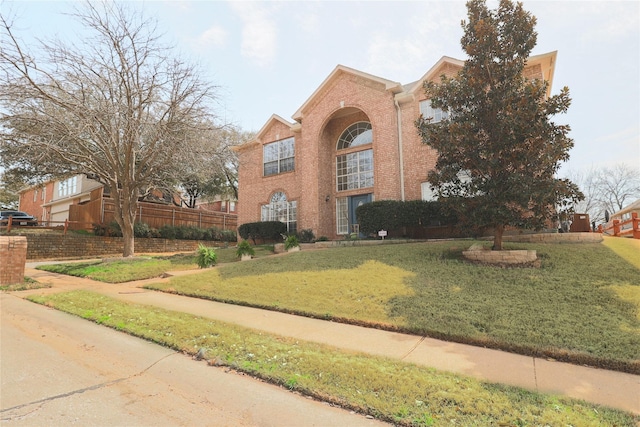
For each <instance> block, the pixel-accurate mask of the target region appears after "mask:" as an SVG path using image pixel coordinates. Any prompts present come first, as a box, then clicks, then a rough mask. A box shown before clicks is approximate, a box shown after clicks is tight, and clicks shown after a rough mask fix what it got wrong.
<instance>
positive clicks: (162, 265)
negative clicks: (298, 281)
mask: <svg viewBox="0 0 640 427" xmlns="http://www.w3.org/2000/svg"><path fill="white" fill-rule="evenodd" d="M254 249H255V252H256V255H255V256H256V257H264V256H267V255H271V254H272V253H273V251H272V250H271V247H269V246H259V247H255V248H254ZM215 251H216V254H217V256H218V258H217V260H218V261H217V262H218V263H219V264H222V263H229V262H235V261H238V258H237V256H236V248H235V247H228V248H216V249H215ZM197 268H198V265H197V264H196V254H195V253H188V254H177V255H172V256H154V257H135V258H132V259H115V260H111V261H92V262H74V263H64V264H49V265H41V266H39V267H37V269H39V270H45V271H51V272H53V273H60V274H67V275H70V276H78V277H87V278H89V279H93V280H98V281H100V282H106V283H123V282H131V281H134V280H144V279H151V278H154V277H160V276H162V275H163V274H164V273H166V272H168V271H172V270H192V269H197Z"/></svg>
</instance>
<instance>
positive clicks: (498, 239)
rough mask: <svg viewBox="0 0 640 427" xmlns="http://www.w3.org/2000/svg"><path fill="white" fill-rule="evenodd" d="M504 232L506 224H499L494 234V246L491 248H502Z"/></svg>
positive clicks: (495, 249)
mask: <svg viewBox="0 0 640 427" xmlns="http://www.w3.org/2000/svg"><path fill="white" fill-rule="evenodd" d="M503 234H504V225H502V224H500V225H497V226H496V228H495V232H494V234H493V247H492V248H491V249H492V250H494V251H501V250H502V235H503Z"/></svg>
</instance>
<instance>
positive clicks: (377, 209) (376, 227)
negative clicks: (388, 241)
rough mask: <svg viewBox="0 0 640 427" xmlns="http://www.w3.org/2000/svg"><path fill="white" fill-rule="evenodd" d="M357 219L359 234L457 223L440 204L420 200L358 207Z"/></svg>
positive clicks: (372, 203)
mask: <svg viewBox="0 0 640 427" xmlns="http://www.w3.org/2000/svg"><path fill="white" fill-rule="evenodd" d="M356 217H357V218H358V224H360V232H362V233H365V234H370V233H377V232H378V231H380V230H388V231H390V230H398V229H400V228H402V227H419V226H422V227H427V226H430V225H450V224H455V223H456V222H457V218H456V216H455V214H454V213H453V212H451V211H450V210H449V209H447V208H446V207H445V205H443V204H442V203H440V202H432V201H430V202H427V201H423V200H410V201H406V202H401V201H398V200H381V201H377V202H371V203H367V204H364V205H362V206H359V207H358V208H357V209H356Z"/></svg>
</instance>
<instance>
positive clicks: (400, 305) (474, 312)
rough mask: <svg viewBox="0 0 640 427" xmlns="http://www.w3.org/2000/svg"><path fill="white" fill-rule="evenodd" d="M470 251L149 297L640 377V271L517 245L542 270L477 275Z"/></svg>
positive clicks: (413, 255)
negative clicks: (207, 302)
mask: <svg viewBox="0 0 640 427" xmlns="http://www.w3.org/2000/svg"><path fill="white" fill-rule="evenodd" d="M471 244H472V242H469V241H453V242H440V243H414V244H406V245H388V246H369V247H351V248H335V249H330V250H323V251H302V252H299V253H294V254H289V255H287V256H284V257H276V258H270V259H264V260H257V261H254V262H251V263H242V264H230V265H224V266H220V267H218V268H217V269H214V270H210V271H207V272H204V273H202V274H197V275H190V276H183V277H175V278H172V279H171V281H170V282H169V283H162V284H152V285H150V286H148V287H149V288H152V289H158V290H164V291H169V292H177V293H181V294H185V295H190V296H197V297H202V298H209V299H214V300H219V301H225V302H234V303H239V304H246V305H251V306H258V307H263V308H271V309H277V310H283V311H288V312H297V313H301V314H306V315H312V316H316V317H320V318H333V319H337V320H343V321H348V322H353V323H365V324H367V323H368V324H373V325H382V327H385V328H389V329H394V328H395V329H399V330H403V331H408V332H411V333H415V334H420V335H429V336H433V337H439V338H445V339H452V340H456V341H462V342H469V343H473V344H479V345H486V346H490V347H495V348H501V349H507V350H511V351H516V352H520V353H524V354H534V355H542V354H546V355H550V356H552V357H556V358H559V359H563V360H569V361H572V362H575V363H589V364H595V365H598V366H602V367H606V368H610V369H619V370H623V371H630V372H634V373H638V370H639V369H640V360H639V359H640V354H639V350H638V349H640V317H639V313H640V301H639V299H638V297H637V296H638V293H639V292H640V270H639V269H638V268H636V267H634V265H632V264H631V263H629V262H627V261H626V260H625V259H624V258H621V257H620V256H619V255H618V254H617V253H616V252H615V251H613V250H611V249H610V248H609V247H607V246H605V245H603V244H573V245H571V244H566V245H558V244H537V245H536V244H517V245H516V244H508V245H507V249H509V248H513V249H516V248H517V249H535V250H537V251H538V256H539V258H540V260H541V263H540V267H539V268H535V267H528V268H510V269H505V268H498V267H491V266H482V265H472V264H469V263H466V262H464V261H463V260H462V257H461V251H462V250H463V249H465V248H467V247H468V246H470V245H471Z"/></svg>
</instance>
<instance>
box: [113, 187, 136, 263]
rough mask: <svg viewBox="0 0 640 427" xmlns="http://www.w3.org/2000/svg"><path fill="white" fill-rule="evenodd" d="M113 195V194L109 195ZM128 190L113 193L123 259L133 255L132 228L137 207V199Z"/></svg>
mask: <svg viewBox="0 0 640 427" xmlns="http://www.w3.org/2000/svg"><path fill="white" fill-rule="evenodd" d="M111 194H114V193H111ZM132 194H135V193H132V191H130V190H129V189H128V188H126V186H125V188H124V189H118V190H117V191H116V192H115V197H114V202H115V205H116V209H115V211H116V212H115V213H116V221H117V222H118V224H119V225H120V230H121V231H122V241H123V246H124V247H123V250H122V256H123V257H125V258H126V257H132V256H134V255H135V245H134V237H135V236H134V234H133V226H134V223H135V219H136V208H137V206H138V200H137V197H135V196H134V195H132Z"/></svg>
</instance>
